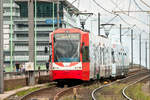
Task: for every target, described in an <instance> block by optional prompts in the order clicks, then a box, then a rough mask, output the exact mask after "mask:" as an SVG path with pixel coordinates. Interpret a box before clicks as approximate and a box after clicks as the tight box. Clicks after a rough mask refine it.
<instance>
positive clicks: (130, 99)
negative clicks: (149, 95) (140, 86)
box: [122, 75, 150, 100]
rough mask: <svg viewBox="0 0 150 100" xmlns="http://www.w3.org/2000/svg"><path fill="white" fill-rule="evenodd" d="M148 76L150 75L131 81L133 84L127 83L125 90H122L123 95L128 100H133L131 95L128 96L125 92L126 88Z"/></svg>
mask: <svg viewBox="0 0 150 100" xmlns="http://www.w3.org/2000/svg"><path fill="white" fill-rule="evenodd" d="M148 77H150V75H147V76H145V77H143V78H142V79H140V80H137V81H136V82H134V83H131V84H129V85H127V86H126V87H124V88H123V90H122V95H123V96H124V97H125V98H126V99H128V100H133V99H132V98H131V97H129V96H127V94H126V93H125V90H126V89H127V88H128V87H129V86H131V85H134V84H136V83H138V82H140V81H142V80H144V79H146V78H148Z"/></svg>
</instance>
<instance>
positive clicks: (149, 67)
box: [148, 14, 150, 70]
mask: <svg viewBox="0 0 150 100" xmlns="http://www.w3.org/2000/svg"><path fill="white" fill-rule="evenodd" d="M148 69H149V70H150V14H149V68H148Z"/></svg>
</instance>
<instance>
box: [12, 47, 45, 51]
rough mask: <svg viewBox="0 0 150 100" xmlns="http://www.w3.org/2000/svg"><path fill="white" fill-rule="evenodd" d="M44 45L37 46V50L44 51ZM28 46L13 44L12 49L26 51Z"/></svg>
mask: <svg viewBox="0 0 150 100" xmlns="http://www.w3.org/2000/svg"><path fill="white" fill-rule="evenodd" d="M44 49H45V46H37V51H44ZM28 50H29V48H28V46H15V48H14V51H28Z"/></svg>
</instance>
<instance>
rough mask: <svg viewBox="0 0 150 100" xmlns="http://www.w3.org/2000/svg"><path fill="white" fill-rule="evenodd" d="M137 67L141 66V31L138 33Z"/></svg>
mask: <svg viewBox="0 0 150 100" xmlns="http://www.w3.org/2000/svg"><path fill="white" fill-rule="evenodd" d="M139 67H142V66H141V33H140V35H139Z"/></svg>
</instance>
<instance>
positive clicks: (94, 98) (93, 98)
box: [91, 72, 145, 100]
mask: <svg viewBox="0 0 150 100" xmlns="http://www.w3.org/2000/svg"><path fill="white" fill-rule="evenodd" d="M141 73H143V72H139V73H137V74H134V75H131V76H128V77H126V78H123V79H121V80H119V81H114V82H112V83H110V84H107V85H103V86H100V87H98V88H96V89H94V90H93V91H92V94H91V96H92V100H96V97H95V96H94V94H95V93H96V91H98V90H100V89H102V88H104V87H107V86H110V85H113V84H115V83H117V82H121V81H123V80H126V79H128V78H131V77H133V76H136V75H139V74H141ZM144 73H145V72H144Z"/></svg>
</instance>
